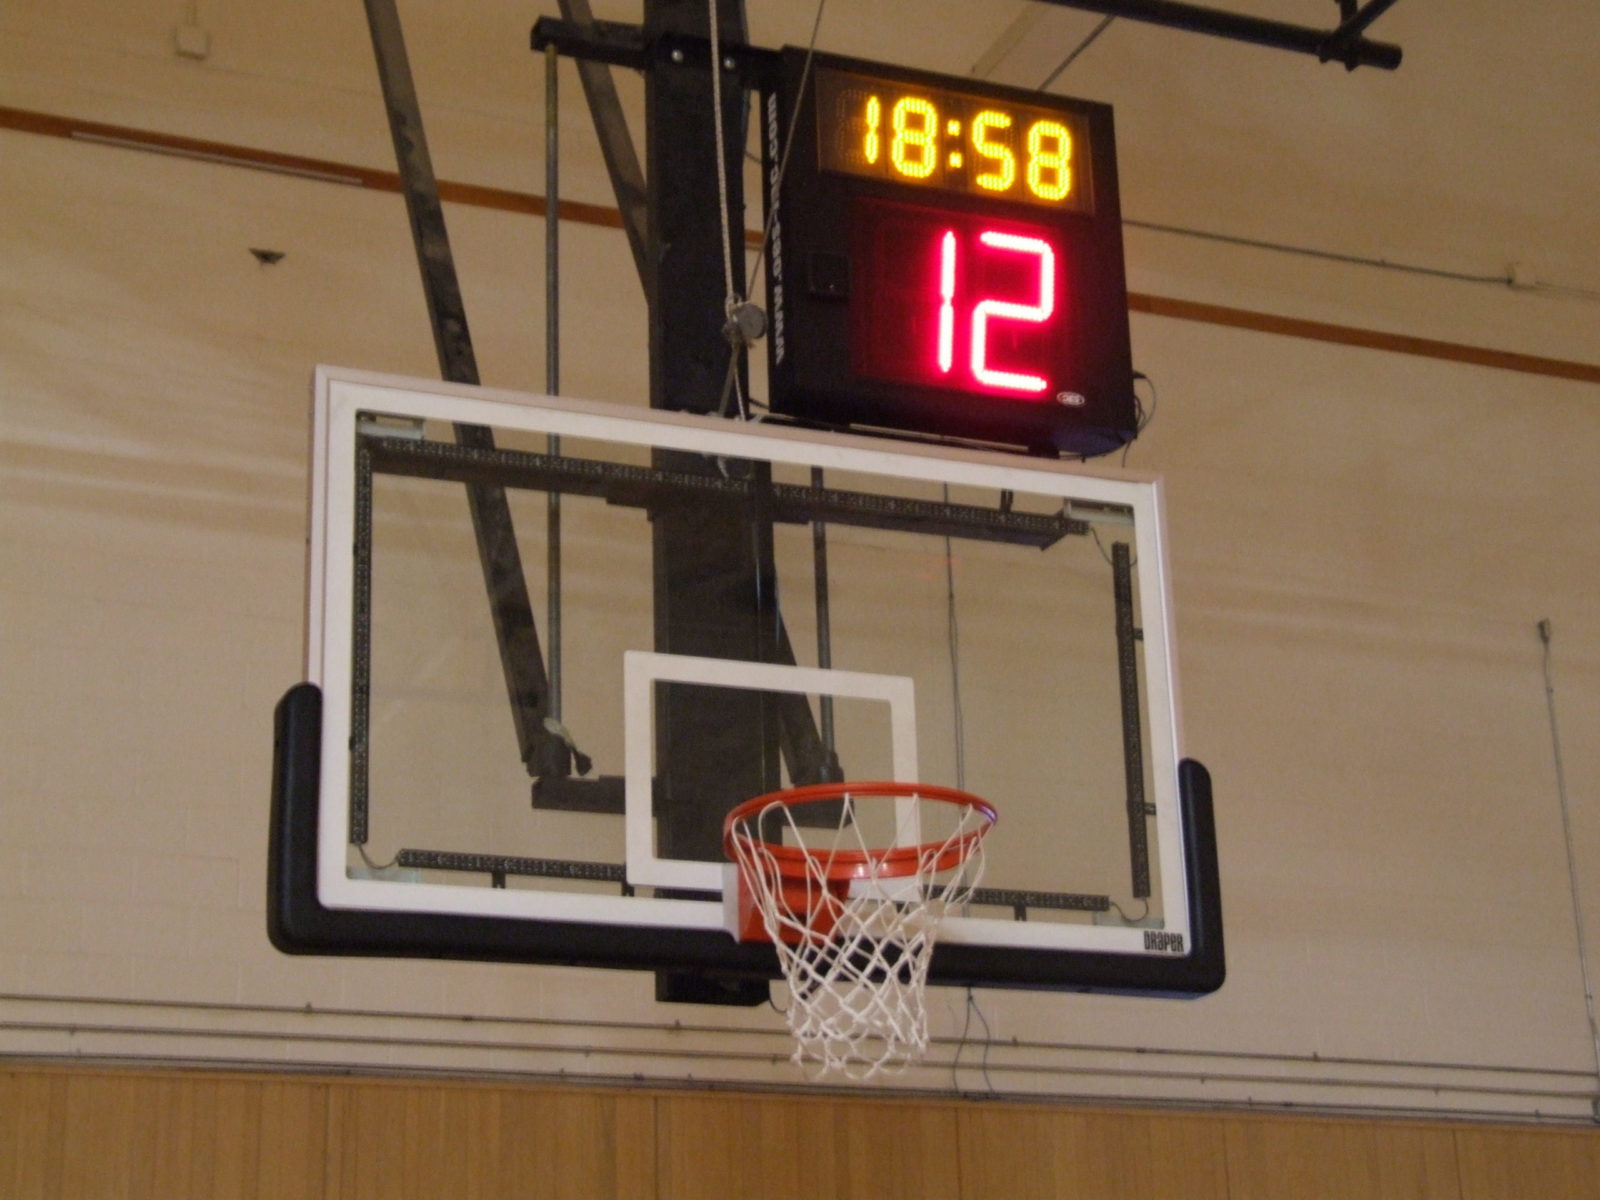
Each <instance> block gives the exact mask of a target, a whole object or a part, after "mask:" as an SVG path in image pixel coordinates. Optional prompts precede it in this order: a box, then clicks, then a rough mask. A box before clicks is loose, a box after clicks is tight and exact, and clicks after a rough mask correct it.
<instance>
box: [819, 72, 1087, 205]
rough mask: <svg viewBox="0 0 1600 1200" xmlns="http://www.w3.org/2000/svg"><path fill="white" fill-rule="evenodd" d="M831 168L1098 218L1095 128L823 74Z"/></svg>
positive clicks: (1041, 112)
mask: <svg viewBox="0 0 1600 1200" xmlns="http://www.w3.org/2000/svg"><path fill="white" fill-rule="evenodd" d="M816 88H817V133H818V141H819V146H818V149H819V151H820V154H819V160H820V165H821V167H822V168H823V170H828V171H838V172H842V173H844V174H848V175H861V176H866V177H868V178H874V179H882V180H886V181H892V182H895V183H902V184H910V185H912V186H915V187H918V188H919V189H921V188H925V189H928V190H936V191H948V192H956V193H961V194H966V195H975V196H986V197H990V198H993V199H999V200H1010V201H1018V202H1022V203H1026V204H1030V205H1043V206H1047V207H1050V208H1053V209H1056V210H1058V211H1061V210H1065V211H1070V212H1078V213H1086V212H1090V211H1092V206H1093V196H1092V189H1091V188H1090V186H1089V179H1088V170H1087V164H1088V161H1089V155H1088V153H1087V150H1088V146H1087V130H1086V129H1084V128H1082V127H1081V124H1080V123H1079V122H1077V121H1075V120H1074V119H1073V116H1072V114H1070V113H1063V112H1059V111H1051V110H1047V109H1043V108H1035V107H1033V106H1031V105H1025V104H1008V103H996V102H994V101H993V100H991V99H979V98H975V97H972V96H966V95H962V94H960V93H957V92H945V91H941V90H934V89H928V88H917V89H901V88H894V87H892V86H885V81H883V80H873V79H867V78H863V77H858V76H854V75H849V74H846V73H844V72H842V71H836V70H830V69H821V70H819V71H818V72H817V79H816Z"/></svg>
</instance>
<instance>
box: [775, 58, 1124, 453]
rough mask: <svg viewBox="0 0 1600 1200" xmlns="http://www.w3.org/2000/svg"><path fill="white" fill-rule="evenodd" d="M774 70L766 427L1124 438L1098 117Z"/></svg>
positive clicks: (831, 64)
mask: <svg viewBox="0 0 1600 1200" xmlns="http://www.w3.org/2000/svg"><path fill="white" fill-rule="evenodd" d="M783 64H784V70H783V72H782V83H781V86H779V87H778V88H776V89H775V90H773V91H771V92H769V93H768V94H767V95H766V96H765V97H764V98H763V105H764V113H763V118H764V119H763V128H764V137H763V143H764V146H765V151H766V153H765V160H766V183H767V203H768V205H769V208H775V209H776V211H775V214H774V221H773V241H772V249H771V254H770V261H769V270H768V293H769V294H768V303H769V310H770V316H771V322H770V324H771V334H770V336H769V339H768V345H769V380H770V385H769V386H770V391H771V402H772V407H773V409H774V410H775V411H777V412H780V413H784V414H787V415H789V416H791V417H794V418H796V419H801V420H809V421H815V422H819V423H825V424H834V425H846V426H849V425H853V426H865V427H879V428H884V429H888V430H902V431H910V432H916V433H924V434H934V435H942V436H948V437H957V438H963V439H968V440H977V441H987V442H995V443H999V444H1002V445H1006V446H1012V447H1017V448H1022V449H1026V450H1028V451H1031V452H1034V453H1041V454H1052V455H1054V454H1061V453H1066V454H1099V453H1104V452H1106V451H1109V450H1112V449H1115V448H1117V447H1118V446H1120V445H1122V444H1123V443H1124V442H1126V441H1127V440H1128V439H1130V438H1131V437H1132V436H1133V434H1134V432H1135V410H1134V402H1133V380H1132V374H1133V372H1132V364H1131V357H1130V352H1129V344H1128V313H1127V285H1126V281H1125V276H1124V269H1123V259H1122V230H1121V214H1120V205H1119V203H1118V198H1117V172H1116V156H1115V150H1114V145H1113V139H1112V125H1111V110H1110V108H1109V107H1107V106H1105V105H1101V104H1093V103H1088V102H1085V101H1079V100H1070V99H1066V98H1062V97H1055V96H1043V95H1040V94H1038V93H1031V92H1021V91H1017V90H1015V89H1009V88H1001V87H996V86H992V85H987V84H974V83H973V82H972V81H970V80H961V79H952V78H946V77H941V76H933V75H927V74H923V73H918V72H912V71H906V70H902V69H899V68H894V67H887V66H882V65H878V64H871V63H862V62H857V61H854V60H847V59H840V58H835V57H832V56H827V55H817V56H816V57H815V59H814V61H813V63H812V66H811V69H810V72H809V77H808V78H805V86H804V88H803V90H802V79H803V77H805V76H806V75H807V73H806V72H805V71H804V65H803V64H804V54H803V52H799V51H795V50H786V51H784V55H783ZM796 105H798V106H799V107H798V111H796V108H795V106H796ZM791 122H792V123H793V127H794V130H795V133H794V139H795V141H794V147H793V149H792V150H791V151H790V155H789V161H788V164H787V166H786V168H785V170H784V171H783V175H782V180H781V182H779V180H778V173H777V164H778V162H779V161H780V159H781V157H782V149H783V139H784V137H785V136H786V134H787V131H788V129H789V128H790V125H791ZM774 187H776V188H777V189H778V190H777V192H776V194H774V190H773V189H774Z"/></svg>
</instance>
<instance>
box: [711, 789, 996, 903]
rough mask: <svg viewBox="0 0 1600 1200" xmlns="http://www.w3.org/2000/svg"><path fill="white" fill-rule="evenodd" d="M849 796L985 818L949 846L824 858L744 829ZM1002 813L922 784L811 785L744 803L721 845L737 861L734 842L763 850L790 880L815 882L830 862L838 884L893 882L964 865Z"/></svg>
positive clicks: (968, 796)
mask: <svg viewBox="0 0 1600 1200" xmlns="http://www.w3.org/2000/svg"><path fill="white" fill-rule="evenodd" d="M846 796H899V797H902V798H904V799H907V800H917V799H920V800H934V801H938V802H939V803H942V804H954V805H956V806H957V807H960V808H970V809H973V810H974V811H976V812H977V813H978V814H979V815H980V816H981V817H983V818H984V823H983V824H982V825H980V826H979V827H978V828H976V829H973V830H970V831H969V832H967V833H963V834H961V835H960V836H959V837H955V838H951V839H950V840H949V841H948V842H944V841H939V842H924V843H922V844H921V845H917V846H889V847H886V848H885V849H883V850H832V851H828V852H827V853H826V854H824V853H822V852H818V851H811V850H807V849H805V848H803V847H800V846H783V845H779V844H777V843H775V842H769V841H766V840H765V839H764V838H759V837H756V836H755V835H754V834H752V833H749V832H746V831H744V830H741V829H740V828H739V826H740V824H741V822H745V821H748V820H749V819H750V818H751V817H755V816H758V815H759V814H760V813H762V812H764V811H765V810H766V809H767V808H769V807H771V806H773V805H783V806H784V807H786V808H789V807H794V806H796V805H800V804H821V803H825V802H826V801H829V800H843V799H844V798H845V797H846ZM999 819H1000V817H999V814H998V813H997V812H996V811H995V809H994V806H993V805H992V804H990V803H989V802H988V801H987V800H984V799H982V798H981V797H979V796H974V795H973V794H972V793H971V792H963V791H960V790H958V789H957V788H950V787H940V786H938V785H936V784H923V783H893V782H888V781H874V782H867V783H813V784H807V785H805V786H804V787H796V788H785V789H783V790H782V791H777V792H768V793H767V794H766V795H764V796H757V797H756V798H755V799H754V800H746V801H745V802H744V803H743V804H741V805H739V806H738V807H737V808H735V809H733V811H731V812H730V813H729V814H728V816H727V819H726V820H724V821H723V823H722V846H723V851H724V853H726V854H727V856H728V857H729V858H731V859H733V860H734V861H735V862H737V861H738V860H739V854H738V851H737V850H736V849H735V843H736V842H743V843H744V844H745V845H747V846H749V847H751V848H752V849H754V848H755V847H756V846H758V845H759V846H761V847H763V848H764V850H765V852H766V853H767V854H769V855H771V857H772V859H773V860H774V861H775V862H776V864H777V868H778V873H779V874H780V875H783V876H784V877H786V878H790V879H804V878H811V877H813V876H814V874H815V870H816V867H817V865H819V864H822V863H824V862H825V863H826V866H825V868H824V870H823V872H822V875H823V878H825V879H829V880H835V881H842V880H849V879H864V878H867V877H869V876H877V877H880V878H889V879H895V878H900V877H903V876H906V875H915V874H916V873H917V872H918V871H919V870H924V869H927V870H929V871H930V872H932V873H938V872H940V871H948V870H950V869H952V868H953V867H957V866H959V865H960V864H961V863H962V862H964V861H965V860H966V858H967V856H968V855H970V854H971V853H972V851H973V850H974V849H976V848H977V845H978V843H979V842H980V841H982V840H983V837H984V835H985V834H986V833H988V832H989V830H990V829H991V828H993V827H994V823H995V822H996V821H997V820H999ZM930 854H932V855H935V856H936V857H935V859H934V862H933V864H932V866H931V867H926V868H925V867H924V859H925V857H926V856H927V855H930Z"/></svg>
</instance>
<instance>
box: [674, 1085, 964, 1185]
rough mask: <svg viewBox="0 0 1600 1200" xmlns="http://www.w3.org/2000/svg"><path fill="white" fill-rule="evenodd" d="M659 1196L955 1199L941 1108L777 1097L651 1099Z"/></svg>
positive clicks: (948, 1117) (947, 1121)
mask: <svg viewBox="0 0 1600 1200" xmlns="http://www.w3.org/2000/svg"><path fill="white" fill-rule="evenodd" d="M657 1129H658V1135H659V1142H658V1145H659V1156H660V1157H659V1162H660V1173H659V1180H660V1191H659V1193H658V1195H659V1197H660V1200H703V1198H704V1197H707V1196H730V1197H744V1196H759V1197H761V1200H791V1198H793V1200H813V1198H814V1197H817V1196H828V1197H837V1198H838V1200H856V1198H861V1200H865V1198H867V1197H872V1198H874V1200H896V1198H899V1197H905V1198H907V1200H956V1198H957V1197H958V1196H959V1195H960V1191H959V1170H958V1160H957V1156H956V1154H957V1152H956V1120H955V1111H954V1110H953V1109H952V1108H950V1107H949V1106H947V1105H939V1104H913V1103H907V1102H901V1101H890V1100H847V1099H841V1098H821V1097H819V1098H814V1099H812V1098H808V1099H798V1098H791V1097H783V1096H760V1097H753V1096H740V1097H704V1096H687V1095H685V1096H663V1097H661V1098H660V1099H658V1101H657Z"/></svg>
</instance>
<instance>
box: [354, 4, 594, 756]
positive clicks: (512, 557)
mask: <svg viewBox="0 0 1600 1200" xmlns="http://www.w3.org/2000/svg"><path fill="white" fill-rule="evenodd" d="M365 2H366V10H367V24H368V27H369V29H370V31H371V34H372V49H373V54H374V56H375V57H376V59H377V64H378V78H379V81H380V83H381V84H382V87H383V100H384V108H385V111H386V112H387V114H388V118H389V132H390V134H391V136H392V137H393V139H394V151H395V162H396V164H397V166H398V168H399V173H400V181H401V190H402V191H403V193H404V195H405V202H406V213H407V215H408V216H409V217H410V220H411V236H412V240H413V242H414V243H415V245H416V252H417V265H418V267H419V268H420V269H421V272H422V290H423V295H424V297H425V298H426V300H427V305H428V318H429V321H430V323H431V324H432V326H433V338H434V344H435V347H436V349H437V351H438V355H439V371H440V374H441V375H442V376H443V377H444V378H445V379H447V380H449V381H451V382H452V383H469V384H476V383H477V382H478V363H477V359H476V357H475V356H474V354H473V350H472V335H471V333H470V332H469V331H468V328H467V314H466V307H465V305H464V304H463V303H462V299H461V285H460V282H459V280H458V279H457V277H456V268H455V259H454V257H453V256H452V254H451V252H450V239H449V236H448V235H447V233H446V231H445V222H444V207H443V205H442V204H441V203H440V200H439V185H438V181H437V180H436V178H435V176H434V173H433V160H432V158H431V157H430V156H429V154H428V141H427V137H426V136H425V135H424V133H423V129H422V112H421V108H420V106H419V105H418V103H417V92H416V86H415V84H414V83H413V82H412V79H411V64H410V59H409V57H408V56H407V54H406V45H405V38H404V36H403V34H402V32H401V28H400V17H399V13H398V12H397V10H396V8H395V3H394V0H365ZM455 436H456V440H457V441H458V442H459V443H460V444H461V445H463V446H468V447H471V448H474V449H478V450H492V449H493V448H494V435H493V434H492V433H491V432H490V431H489V430H488V429H485V428H482V427H481V426H476V425H457V426H456V427H455ZM467 502H468V504H469V506H470V508H471V511H472V527H473V531H474V533H475V534H476V536H477V541H478V558H479V560H480V562H481V564H482V566H483V582H484V587H485V589H486V591H487V593H488V599H489V609H490V613H491V615H492V617H493V620H494V628H495V637H496V640H497V641H498V642H499V646H500V663H501V667H502V669H503V672H504V674H505V681H506V691H507V693H508V695H509V698H510V701H511V716H512V721H513V722H514V724H515V728H516V736H517V744H518V748H519V750H520V752H521V755H522V761H523V762H524V763H526V764H527V767H528V771H529V773H530V774H533V775H541V774H547V773H555V774H564V773H565V771H566V770H567V769H568V764H569V762H570V758H569V752H568V750H567V748H566V745H565V744H564V743H563V742H561V741H560V740H559V739H558V738H555V737H552V736H551V735H550V734H549V733H548V732H547V731H546V730H545V727H544V719H545V717H546V716H548V715H549V709H548V704H549V681H548V679H547V677H546V675H545V666H544V657H543V654H542V653H541V650H540V646H539V634H538V630H537V629H536V628H535V626H534V622H533V604H532V601H531V600H530V599H529V597H528V585H527V579H526V576H525V575H524V574H523V569H522V557H521V555H520V553H519V552H518V550H517V541H516V536H515V533H514V531H513V529H512V523H511V508H510V505H509V504H507V502H506V495H505V489H504V488H501V487H497V486H494V485H490V484H481V483H473V484H469V485H468V486H467Z"/></svg>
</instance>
